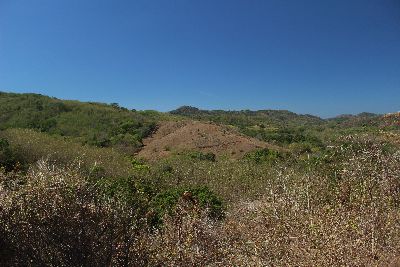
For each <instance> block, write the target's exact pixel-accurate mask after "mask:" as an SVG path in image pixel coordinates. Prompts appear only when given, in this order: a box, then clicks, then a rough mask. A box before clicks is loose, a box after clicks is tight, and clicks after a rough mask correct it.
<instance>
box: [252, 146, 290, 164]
mask: <svg viewBox="0 0 400 267" xmlns="http://www.w3.org/2000/svg"><path fill="white" fill-rule="evenodd" d="M244 158H245V159H248V160H251V161H254V162H255V163H262V162H271V161H276V160H277V159H280V158H283V156H282V154H281V153H279V152H278V151H275V150H269V149H268V148H263V149H260V150H255V151H252V152H249V153H247V154H246V155H245V156H244Z"/></svg>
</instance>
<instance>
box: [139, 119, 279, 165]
mask: <svg viewBox="0 0 400 267" xmlns="http://www.w3.org/2000/svg"><path fill="white" fill-rule="evenodd" d="M143 143H144V147H143V148H142V149H141V151H140V152H139V153H138V156H139V157H143V158H145V159H150V160H154V159H159V158H162V157H167V156H170V155H171V154H176V153H185V151H199V152H203V153H213V154H215V155H217V156H223V155H225V156H228V157H232V158H242V157H243V156H244V155H245V154H246V153H247V152H249V151H253V150H256V149H260V148H266V147H270V148H273V149H280V148H279V147H277V146H273V145H270V144H268V143H265V142H261V141H259V140H257V139H254V138H249V137H247V136H244V135H242V134H240V133H238V132H236V131H235V130H234V129H231V128H229V127H224V126H221V125H216V124H212V123H204V122H198V121H178V122H173V121H168V122H165V123H162V124H161V125H160V126H159V127H158V129H157V131H156V132H155V133H154V134H153V135H151V136H150V137H149V138H146V139H144V140H143Z"/></svg>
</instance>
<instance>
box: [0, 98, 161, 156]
mask: <svg viewBox="0 0 400 267" xmlns="http://www.w3.org/2000/svg"><path fill="white" fill-rule="evenodd" d="M164 117H165V115H163V114H161V113H158V112H155V111H147V112H146V111H142V112H138V111H132V110H128V109H126V108H122V107H119V106H118V104H115V103H114V104H109V105H108V104H102V103H94V102H88V103H84V102H79V101H70V100H60V99H57V98H51V97H47V96H43V95H39V94H13V93H2V92H0V130H4V129H8V128H29V129H35V130H37V131H40V132H44V133H48V134H52V135H59V136H64V137H67V138H72V139H74V140H75V141H78V142H80V143H82V144H89V145H94V146H98V147H118V148H120V149H123V150H125V151H126V152H133V151H135V150H137V149H138V148H140V147H141V145H142V143H141V142H142V139H143V138H144V137H146V136H148V135H149V134H150V133H151V132H152V131H153V130H154V129H155V126H156V122H157V121H159V120H161V119H163V118H164Z"/></svg>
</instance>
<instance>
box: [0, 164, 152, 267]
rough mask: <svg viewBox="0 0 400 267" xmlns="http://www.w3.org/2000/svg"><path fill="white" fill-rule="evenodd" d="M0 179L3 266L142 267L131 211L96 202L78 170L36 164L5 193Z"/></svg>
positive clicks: (113, 202)
mask: <svg viewBox="0 0 400 267" xmlns="http://www.w3.org/2000/svg"><path fill="white" fill-rule="evenodd" d="M12 175H13V174H8V175H6V174H4V173H2V174H0V189H1V191H0V199H1V201H0V233H1V234H2V243H0V246H2V247H1V248H0V250H1V251H2V253H3V251H8V252H9V253H10V254H9V255H8V259H3V258H2V259H1V260H3V261H5V262H0V263H1V264H2V265H3V266H27V265H29V266H128V265H129V266H138V265H141V266H143V265H145V264H146V253H145V252H144V250H143V246H142V243H141V242H142V241H141V238H139V236H140V235H141V231H142V229H143V227H144V226H145V224H144V222H143V220H142V219H141V218H143V215H140V213H139V210H138V209H137V208H136V207H135V206H130V205H125V204H124V202H121V201H119V199H118V198H114V197H113V196H110V197H108V198H105V197H102V194H100V192H99V190H98V189H97V187H96V186H95V185H93V184H92V183H90V182H88V180H87V179H86V178H85V177H82V176H81V174H80V171H79V168H78V167H74V166H71V167H68V168H56V167H54V166H51V165H48V163H47V162H44V161H42V162H39V164H38V165H37V167H35V168H32V169H31V170H30V171H29V172H28V174H27V175H26V183H24V184H22V185H19V186H18V187H14V188H10V187H9V186H8V185H7V184H8V183H5V181H7V180H10V179H13V177H12Z"/></svg>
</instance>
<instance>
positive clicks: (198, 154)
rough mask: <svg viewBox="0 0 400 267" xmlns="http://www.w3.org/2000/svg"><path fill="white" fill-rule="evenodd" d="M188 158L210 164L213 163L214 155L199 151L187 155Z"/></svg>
mask: <svg viewBox="0 0 400 267" xmlns="http://www.w3.org/2000/svg"><path fill="white" fill-rule="evenodd" d="M189 157H191V158H192V159H198V160H208V161H212V162H214V161H215V154H214V153H212V152H207V153H203V152H201V151H193V152H190V153H189Z"/></svg>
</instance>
